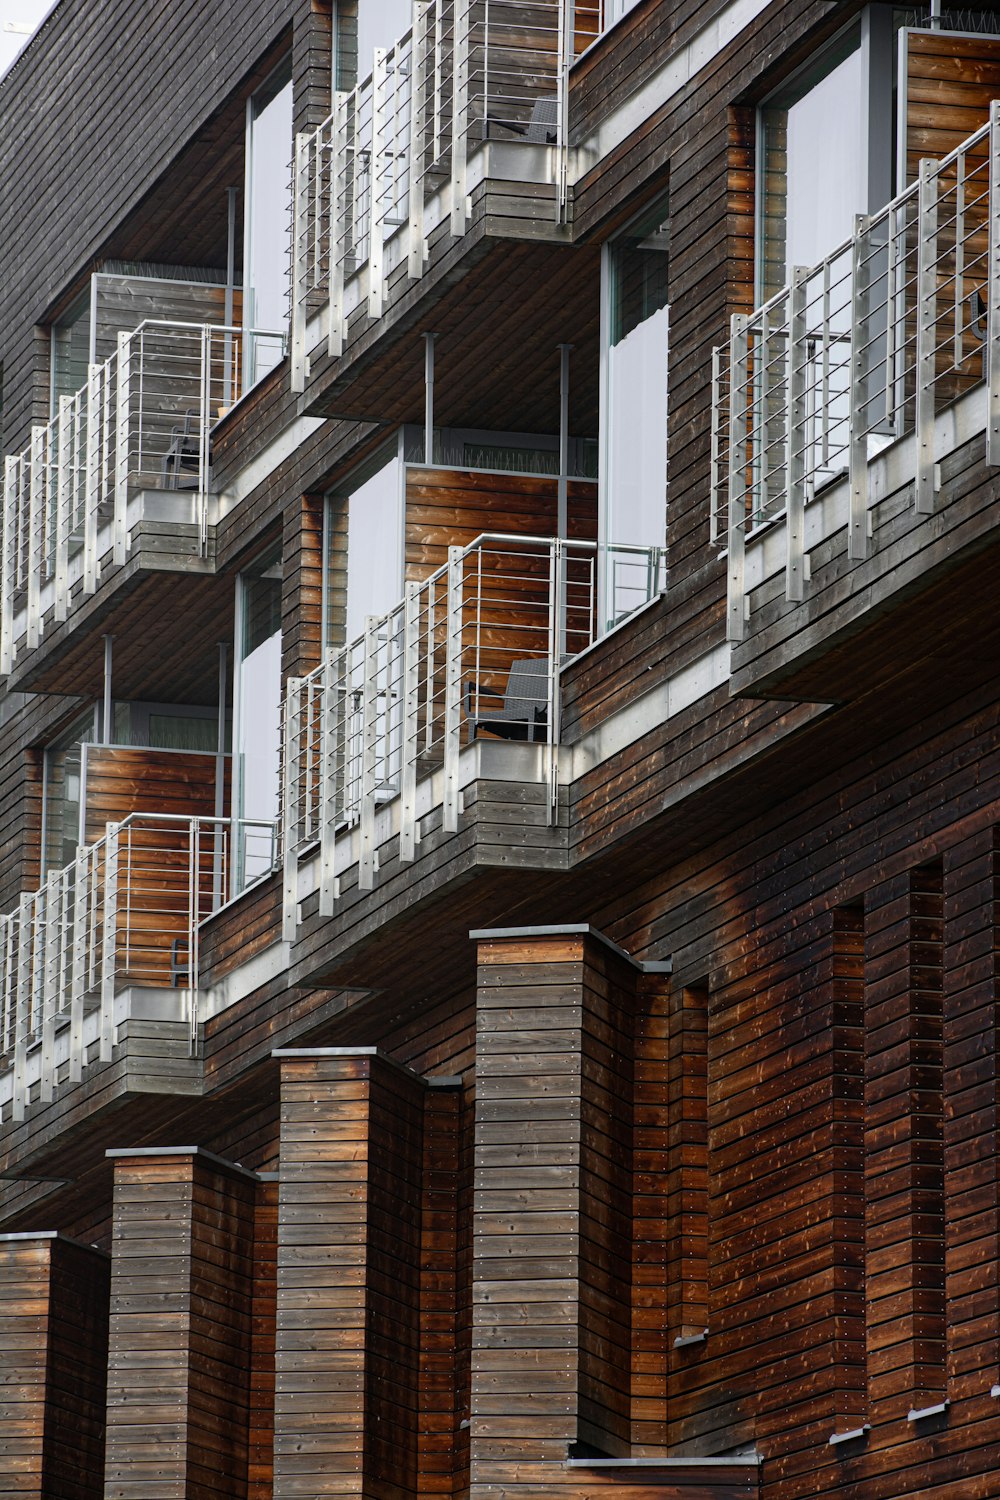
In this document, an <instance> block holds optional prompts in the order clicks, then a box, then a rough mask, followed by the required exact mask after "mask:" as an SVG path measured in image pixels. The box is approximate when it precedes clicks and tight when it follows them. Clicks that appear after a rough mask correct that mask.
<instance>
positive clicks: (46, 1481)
mask: <svg viewBox="0 0 1000 1500" xmlns="http://www.w3.org/2000/svg"><path fill="white" fill-rule="evenodd" d="M107 1337H108V1257H107V1256H106V1255H105V1254H103V1252H101V1251H100V1250H94V1249H91V1248H90V1247H89V1246H87V1245H78V1244H76V1242H75V1241H73V1240H68V1239H65V1238H63V1237H62V1236H61V1235H58V1234H56V1233H47V1234H3V1235H0V1493H2V1494H3V1495H5V1496H9V1497H10V1500H99V1497H100V1496H101V1495H103V1493H104V1405H105V1390H104V1387H105V1370H106V1360H107Z"/></svg>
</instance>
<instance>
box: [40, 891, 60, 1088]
mask: <svg viewBox="0 0 1000 1500" xmlns="http://www.w3.org/2000/svg"><path fill="white" fill-rule="evenodd" d="M59 888H60V880H59V871H57V870H50V872H49V874H48V876H47V877H46V881H45V885H44V887H43V888H42V890H41V891H39V893H38V899H39V901H40V903H41V906H42V910H43V912H44V913H45V915H44V917H43V919H42V920H43V923H44V950H43V951H44V957H43V960H42V965H41V975H40V978H41V992H42V994H41V1000H42V1004H41V1012H42V1013H41V1023H42V1024H41V1033H42V1035H41V1042H42V1045H41V1054H40V1059H39V1082H40V1097H41V1100H42V1103H43V1104H51V1102H52V1098H53V1095H54V1093H55V1072H56V1056H55V1054H56V995H57V992H58V987H59V977H58V967H59V920H60V915H59Z"/></svg>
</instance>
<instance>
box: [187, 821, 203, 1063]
mask: <svg viewBox="0 0 1000 1500" xmlns="http://www.w3.org/2000/svg"><path fill="white" fill-rule="evenodd" d="M187 830H188V931H187V943H188V982H187V1002H188V1042H189V1047H190V1052H191V1056H192V1057H194V1056H195V1054H196V1052H197V1049H198V964H199V959H200V954H199V943H198V938H199V933H198V923H199V920H200V918H201V819H200V818H191V819H190V820H189V821H188V825H187Z"/></svg>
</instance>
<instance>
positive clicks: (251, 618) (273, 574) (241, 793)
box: [235, 559, 281, 890]
mask: <svg viewBox="0 0 1000 1500" xmlns="http://www.w3.org/2000/svg"><path fill="white" fill-rule="evenodd" d="M237 588H238V591H239V592H238V617H239V621H240V629H239V639H238V641H237V651H238V656H237V679H236V701H237V709H236V765H235V772H236V808H237V815H238V817H239V818H240V819H241V820H249V821H251V822H272V821H274V820H275V819H276V818H277V816H278V772H279V763H280V749H281V577H280V563H277V562H275V561H274V559H269V560H268V563H266V564H264V565H262V568H261V571H260V572H259V573H256V574H241V576H240V578H239V580H238V583H237ZM235 866H236V888H237V890H242V889H243V888H244V887H245V886H246V885H248V884H249V883H250V881H252V880H256V879H257V878H258V877H259V876H261V875H265V874H266V873H267V872H268V870H269V869H270V867H271V858H270V846H269V844H268V843H267V841H266V840H265V839H264V838H262V837H259V836H257V835H255V834H254V833H253V832H252V831H250V832H248V831H247V830H245V829H243V830H242V836H241V838H240V839H239V840H238V841H237V849H236V861H235Z"/></svg>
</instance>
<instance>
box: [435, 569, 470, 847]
mask: <svg viewBox="0 0 1000 1500" xmlns="http://www.w3.org/2000/svg"><path fill="white" fill-rule="evenodd" d="M464 575H465V565H464V558H463V555H462V548H461V547H449V548H448V602H447V608H446V613H445V685H444V805H443V809H442V815H441V826H442V828H443V830H444V832H445V833H457V832H458V804H459V790H458V759H459V755H460V753H461V748H462V747H461V734H462V725H461V698H462V624H463V621H462V614H463V609H462V605H463V598H462V592H463V590H462V585H463V579H464Z"/></svg>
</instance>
